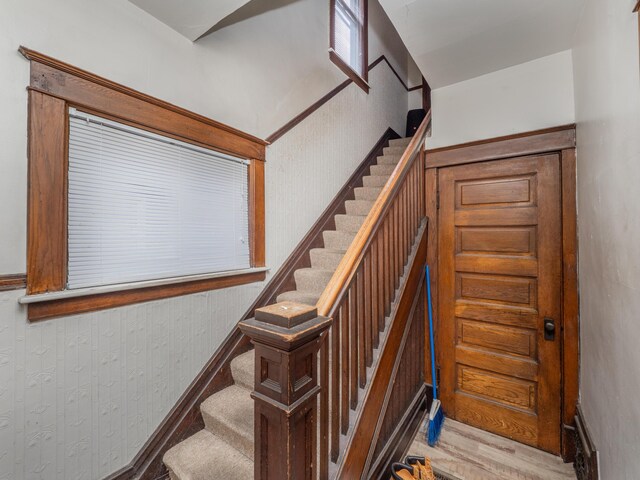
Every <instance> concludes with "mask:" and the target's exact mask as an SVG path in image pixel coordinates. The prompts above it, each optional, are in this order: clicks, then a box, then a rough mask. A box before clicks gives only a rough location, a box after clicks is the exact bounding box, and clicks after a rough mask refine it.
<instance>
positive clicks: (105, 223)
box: [67, 109, 250, 289]
mask: <svg viewBox="0 0 640 480" xmlns="http://www.w3.org/2000/svg"><path fill="white" fill-rule="evenodd" d="M247 163H248V162H246V161H244V160H242V159H238V158H234V157H230V156H227V155H224V154H221V153H218V152H215V151H212V150H208V149H204V148H200V147H197V146H194V145H191V144H188V143H184V142H180V141H177V140H173V139H171V138H168V137H163V136H160V135H156V134H153V133H150V132H147V131H145V130H141V129H138V128H134V127H130V126H128V125H124V124H120V123H117V122H113V121H111V120H107V119H104V118H100V117H97V116H94V115H89V114H86V113H83V112H79V111H76V110H75V109H71V110H70V115H69V180H68V181H69V185H68V188H69V194H68V215H69V216H68V235H69V238H68V249H69V252H68V253H69V257H68V262H69V263H68V285H67V288H69V289H75V288H84V287H92V286H99V285H112V284H119V283H129V282H136V281H143V280H153V279H162V278H169V277H180V276H186V275H197V274H205V273H215V272H223V271H229V270H241V269H246V268H249V267H250V259H249V216H248V185H247V184H248V172H247Z"/></svg>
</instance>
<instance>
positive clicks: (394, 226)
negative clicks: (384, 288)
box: [389, 201, 398, 301]
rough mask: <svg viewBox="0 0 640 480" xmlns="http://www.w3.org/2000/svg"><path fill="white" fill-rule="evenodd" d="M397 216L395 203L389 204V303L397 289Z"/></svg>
mask: <svg viewBox="0 0 640 480" xmlns="http://www.w3.org/2000/svg"><path fill="white" fill-rule="evenodd" d="M397 220H398V216H397V215H396V202H395V201H393V202H392V203H391V232H390V233H391V251H390V252H389V255H391V259H392V264H391V265H392V268H391V301H393V298H394V296H395V291H396V288H398V282H397V276H398V265H397V264H398V256H397V255H396V253H397V250H398V221H397Z"/></svg>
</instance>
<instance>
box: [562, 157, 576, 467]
mask: <svg viewBox="0 0 640 480" xmlns="http://www.w3.org/2000/svg"><path fill="white" fill-rule="evenodd" d="M560 178H561V182H562V191H561V195H562V327H563V328H562V373H563V375H562V425H563V428H562V458H564V459H565V461H570V462H571V461H573V460H574V458H575V450H576V446H575V434H574V432H573V427H574V426H575V416H576V413H577V412H576V408H577V405H578V393H579V375H580V345H579V340H580V330H579V308H580V303H579V297H578V292H579V290H578V231H577V220H578V216H577V206H576V187H577V185H576V149H575V148H569V149H565V150H562V152H561V154H560Z"/></svg>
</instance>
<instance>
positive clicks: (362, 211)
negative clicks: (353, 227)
mask: <svg viewBox="0 0 640 480" xmlns="http://www.w3.org/2000/svg"><path fill="white" fill-rule="evenodd" d="M371 207H373V202H369V201H364V200H347V201H346V202H345V210H346V211H347V215H367V214H368V213H369V210H371ZM325 246H326V244H325Z"/></svg>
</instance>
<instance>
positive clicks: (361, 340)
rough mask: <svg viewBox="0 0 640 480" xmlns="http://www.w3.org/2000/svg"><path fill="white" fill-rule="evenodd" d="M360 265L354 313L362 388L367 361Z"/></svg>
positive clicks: (362, 280) (357, 274)
mask: <svg viewBox="0 0 640 480" xmlns="http://www.w3.org/2000/svg"><path fill="white" fill-rule="evenodd" d="M362 270H363V269H362V265H360V267H359V268H358V272H357V273H356V301H357V302H358V306H357V308H356V314H357V317H358V385H360V388H364V387H365V385H366V384H367V362H366V355H365V350H366V335H365V327H364V323H365V318H364V278H363V272H362Z"/></svg>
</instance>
